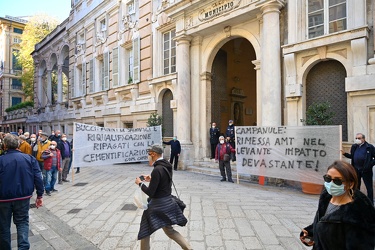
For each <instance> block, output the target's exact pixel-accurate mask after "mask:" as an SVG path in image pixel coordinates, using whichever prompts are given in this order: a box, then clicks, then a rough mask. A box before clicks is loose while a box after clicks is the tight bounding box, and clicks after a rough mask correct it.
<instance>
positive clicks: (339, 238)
mask: <svg viewBox="0 0 375 250" xmlns="http://www.w3.org/2000/svg"><path fill="white" fill-rule="evenodd" d="M323 178H324V187H325V189H324V190H323V192H322V194H321V195H320V199H319V206H318V211H317V212H316V215H315V219H314V222H313V224H311V225H310V226H308V227H306V228H304V229H303V230H302V232H301V234H300V240H301V241H302V243H303V244H305V245H307V246H313V249H314V250H321V249H322V250H335V249H337V250H342V249H361V250H367V249H368V250H374V249H375V208H374V206H373V205H372V202H370V200H369V199H368V198H367V197H366V196H365V195H364V194H363V193H362V192H361V191H359V190H358V189H357V186H358V179H357V175H356V171H355V170H354V168H353V167H352V166H351V165H350V164H349V163H347V162H344V161H335V162H334V163H333V164H332V165H331V166H329V167H328V170H327V174H325V175H324V176H323Z"/></svg>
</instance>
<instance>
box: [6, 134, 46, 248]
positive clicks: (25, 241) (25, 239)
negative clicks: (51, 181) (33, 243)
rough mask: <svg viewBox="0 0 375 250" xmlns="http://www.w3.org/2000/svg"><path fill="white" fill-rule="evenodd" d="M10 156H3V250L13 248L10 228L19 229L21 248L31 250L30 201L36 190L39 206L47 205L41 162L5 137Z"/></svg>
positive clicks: (15, 139)
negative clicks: (44, 199)
mask: <svg viewBox="0 0 375 250" xmlns="http://www.w3.org/2000/svg"><path fill="white" fill-rule="evenodd" d="M4 146H5V149H6V152H7V153H6V154H5V155H4V156H2V157H0V173H1V174H0V249H12V247H11V235H10V226H11V221H12V217H13V222H14V224H15V225H16V227H17V243H18V249H29V248H30V243H29V207H30V198H31V197H32V196H33V192H34V187H35V188H36V193H37V198H36V201H35V205H36V207H40V206H42V205H43V190H44V187H43V179H42V174H41V172H40V168H39V165H38V162H37V160H36V159H35V158H34V157H33V156H30V155H27V154H23V153H21V152H20V151H18V150H17V147H18V139H17V138H16V137H15V136H13V135H7V136H5V138H4Z"/></svg>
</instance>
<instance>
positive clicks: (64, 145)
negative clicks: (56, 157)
mask: <svg viewBox="0 0 375 250" xmlns="http://www.w3.org/2000/svg"><path fill="white" fill-rule="evenodd" d="M57 148H58V149H59V150H60V153H61V158H62V165H61V168H62V173H61V174H60V172H59V184H62V182H69V180H68V179H67V177H68V173H69V164H70V158H71V156H72V150H71V145H70V142H68V141H67V138H66V134H62V136H61V140H60V142H59V143H57ZM60 175H61V177H60Z"/></svg>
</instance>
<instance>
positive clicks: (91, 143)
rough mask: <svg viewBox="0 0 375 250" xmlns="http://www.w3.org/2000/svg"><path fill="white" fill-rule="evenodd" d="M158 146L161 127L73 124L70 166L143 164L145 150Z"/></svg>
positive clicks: (145, 159) (160, 140) (145, 155)
mask: <svg viewBox="0 0 375 250" xmlns="http://www.w3.org/2000/svg"><path fill="white" fill-rule="evenodd" d="M161 143H162V137H161V126H156V127H147V128H103V127H98V126H93V125H88V124H83V123H77V122H75V123H74V125H73V148H74V153H73V166H74V167H75V168H77V167H88V166H100V165H109V164H113V163H125V162H139V161H147V156H148V155H147V148H148V147H149V146H151V145H153V144H161Z"/></svg>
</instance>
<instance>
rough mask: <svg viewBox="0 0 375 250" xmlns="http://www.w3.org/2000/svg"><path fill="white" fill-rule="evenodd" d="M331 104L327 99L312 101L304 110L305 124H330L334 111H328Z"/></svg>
mask: <svg viewBox="0 0 375 250" xmlns="http://www.w3.org/2000/svg"><path fill="white" fill-rule="evenodd" d="M330 109H331V104H330V103H329V102H328V101H325V102H322V103H313V104H311V105H310V106H309V107H308V108H307V110H306V120H302V122H304V123H305V125H332V123H333V121H332V119H333V117H334V116H335V113H334V112H332V111H330Z"/></svg>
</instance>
